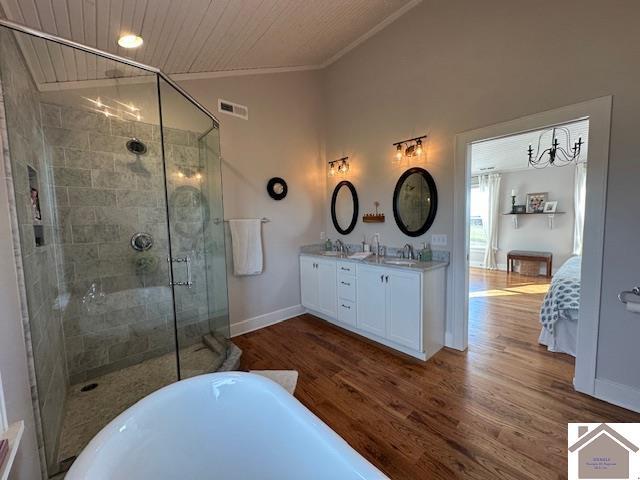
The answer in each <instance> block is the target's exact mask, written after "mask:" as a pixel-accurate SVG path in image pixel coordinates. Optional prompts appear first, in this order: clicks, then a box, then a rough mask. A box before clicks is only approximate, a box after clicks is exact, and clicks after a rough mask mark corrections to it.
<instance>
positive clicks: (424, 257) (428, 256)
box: [420, 242, 433, 262]
mask: <svg viewBox="0 0 640 480" xmlns="http://www.w3.org/2000/svg"><path fill="white" fill-rule="evenodd" d="M431 260H433V253H432V252H431V246H430V245H429V243H428V242H422V250H420V261H421V262H430V261H431Z"/></svg>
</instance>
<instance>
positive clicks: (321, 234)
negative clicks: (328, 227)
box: [320, 232, 325, 240]
mask: <svg viewBox="0 0 640 480" xmlns="http://www.w3.org/2000/svg"><path fill="white" fill-rule="evenodd" d="M324 238H325V233H324V232H320V240H324Z"/></svg>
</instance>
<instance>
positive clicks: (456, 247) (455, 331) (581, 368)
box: [448, 96, 613, 395]
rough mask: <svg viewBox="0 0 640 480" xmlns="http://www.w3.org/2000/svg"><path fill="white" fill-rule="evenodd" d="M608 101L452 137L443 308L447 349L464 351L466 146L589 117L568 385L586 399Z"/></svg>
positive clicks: (591, 372)
mask: <svg viewBox="0 0 640 480" xmlns="http://www.w3.org/2000/svg"><path fill="white" fill-rule="evenodd" d="M612 100H613V98H612V97H611V96H606V97H600V98H596V99H594V100H589V101H586V102H581V103H577V104H574V105H568V106H565V107H561V108H557V109H554V110H548V111H546V112H540V113H536V114H533V115H528V116H526V117H522V118H518V119H515V120H511V121H508V122H503V123H499V124H496V125H490V126H487V127H483V128H479V129H476V130H471V131H467V132H463V133H460V134H458V135H456V137H455V145H454V202H453V211H454V222H453V255H452V269H451V272H452V282H451V283H452V286H453V289H452V294H451V297H450V302H449V305H448V312H449V315H448V317H449V322H448V323H449V325H450V332H451V344H450V345H449V346H451V347H452V348H456V349H458V350H466V349H467V346H468V334H469V331H468V327H469V326H468V321H469V226H468V222H467V218H468V215H469V198H468V196H469V195H468V189H467V185H469V182H470V181H471V148H469V147H470V146H471V144H472V143H475V142H478V141H480V140H490V139H493V138H500V137H504V136H509V135H513V134H517V133H522V132H527V131H532V130H539V129H541V128H545V127H549V126H551V125H557V124H562V123H567V122H570V121H573V120H577V119H582V118H588V119H589V159H588V161H589V167H588V169H587V197H586V208H585V221H584V231H585V232H588V234H587V235H584V236H583V237H584V244H583V249H582V250H583V251H582V266H581V268H582V275H581V278H582V281H581V289H580V290H581V294H580V322H579V324H578V334H577V337H578V338H577V347H576V363H575V375H574V382H573V383H574V387H575V389H576V390H578V391H579V392H583V393H587V394H589V395H593V394H594V391H595V375H596V354H597V348H598V325H599V322H600V295H601V282H602V257H603V250H604V220H605V210H606V194H607V174H608V169H609V134H610V129H611V107H612Z"/></svg>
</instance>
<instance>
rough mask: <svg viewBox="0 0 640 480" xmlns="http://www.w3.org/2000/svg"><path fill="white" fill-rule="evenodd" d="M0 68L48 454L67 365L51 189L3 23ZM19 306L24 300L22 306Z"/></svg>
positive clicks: (21, 69)
mask: <svg viewBox="0 0 640 480" xmlns="http://www.w3.org/2000/svg"><path fill="white" fill-rule="evenodd" d="M0 34H1V35H2V37H1V38H0V40H1V41H0V46H1V47H0V48H2V49H3V51H2V52H1V55H0V62H2V63H1V64H0V67H1V68H0V70H1V71H2V83H3V90H4V101H5V105H4V106H5V113H6V122H7V128H8V140H9V148H10V152H11V154H10V159H11V166H10V169H11V176H12V178H13V188H14V189H15V208H16V212H17V222H18V224H19V229H20V250H21V254H22V263H21V267H22V269H23V273H24V281H25V284H26V292H27V298H26V302H27V305H26V307H27V308H28V319H26V322H28V331H27V332H25V334H27V335H30V340H31V345H30V346H31V349H32V351H31V352H30V353H31V354H32V359H33V363H34V365H35V374H36V379H37V388H34V390H33V391H34V393H35V394H36V396H37V399H38V402H37V403H38V408H39V409H40V420H41V423H42V437H40V436H39V441H40V445H39V446H40V447H42V446H44V448H45V452H46V456H47V459H48V460H49V461H52V460H53V459H54V458H55V455H56V454H57V444H58V437H59V433H60V428H61V426H62V419H63V414H64V399H65V394H66V387H67V383H68V382H67V371H66V365H65V361H64V357H65V355H64V352H65V347H64V343H63V333H62V323H61V318H60V312H59V310H58V309H57V307H56V305H57V299H58V285H57V284H58V279H57V276H56V251H55V249H54V236H55V235H56V232H55V230H54V228H53V224H54V216H53V215H54V209H53V205H54V195H53V191H52V189H51V188H50V186H49V180H48V179H49V171H48V170H47V165H46V161H45V152H44V144H43V135H42V125H41V119H40V104H39V102H38V92H37V90H36V87H35V85H34V83H33V81H32V80H31V77H30V75H29V73H28V71H27V69H26V65H25V63H24V60H23V58H22V56H21V54H20V53H19V51H18V50H17V45H16V43H15V40H14V38H13V35H12V34H10V33H9V32H8V31H6V30H5V29H2V31H1V32H0ZM27 166H30V167H32V168H33V169H34V170H35V171H36V172H37V176H38V181H37V183H38V188H39V196H40V207H41V212H42V225H43V228H44V236H45V244H44V245H43V246H36V245H35V237H34V228H33V225H34V220H33V216H32V213H31V200H30V188H29V177H28V173H27ZM23 307H24V306H23Z"/></svg>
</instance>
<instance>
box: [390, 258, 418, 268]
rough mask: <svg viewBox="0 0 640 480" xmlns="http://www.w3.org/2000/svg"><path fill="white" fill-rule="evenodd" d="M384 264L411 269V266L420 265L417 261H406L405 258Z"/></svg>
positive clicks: (391, 260)
mask: <svg viewBox="0 0 640 480" xmlns="http://www.w3.org/2000/svg"><path fill="white" fill-rule="evenodd" d="M384 263H388V264H389V265H404V266H406V267H410V266H411V265H415V264H416V263H418V262H417V261H416V260H405V259H403V258H397V259H395V258H394V259H390V260H384Z"/></svg>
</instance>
